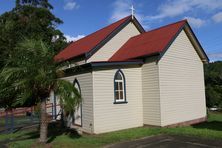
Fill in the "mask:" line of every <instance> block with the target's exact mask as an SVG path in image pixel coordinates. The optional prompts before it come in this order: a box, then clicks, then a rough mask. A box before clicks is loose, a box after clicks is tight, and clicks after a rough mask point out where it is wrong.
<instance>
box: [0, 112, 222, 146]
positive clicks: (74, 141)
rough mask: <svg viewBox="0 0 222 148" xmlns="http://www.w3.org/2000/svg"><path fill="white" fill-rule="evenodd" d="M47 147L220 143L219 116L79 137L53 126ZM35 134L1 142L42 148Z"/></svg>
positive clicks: (221, 124)
mask: <svg viewBox="0 0 222 148" xmlns="http://www.w3.org/2000/svg"><path fill="white" fill-rule="evenodd" d="M49 129H50V133H51V134H50V135H49V142H48V143H47V146H49V147H51V146H52V147H91V148H94V147H101V146H104V145H107V144H112V143H116V142H122V141H127V140H133V139H138V138H142V137H147V136H152V135H158V134H172V135H186V136H197V137H202V138H206V139H222V114H221V113H210V114H209V118H208V121H207V122H205V123H201V124H198V125H194V126H188V127H178V128H148V127H141V128H133V129H127V130H122V131H117V132H111V133H106V134H99V135H82V136H80V135H78V134H77V133H76V132H75V131H74V130H70V129H67V130H61V129H60V128H56V127H54V126H52V127H50V128H49ZM38 136H39V134H38V130H37V129H32V130H25V131H19V132H16V133H14V134H8V135H0V141H4V140H6V139H11V140H18V141H15V142H10V143H9V144H8V145H9V146H10V147H44V146H45V145H39V144H37V142H36V141H37V139H38Z"/></svg>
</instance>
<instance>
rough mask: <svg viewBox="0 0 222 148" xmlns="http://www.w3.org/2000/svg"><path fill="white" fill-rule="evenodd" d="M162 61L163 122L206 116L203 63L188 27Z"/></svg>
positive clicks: (160, 63) (166, 123) (161, 94)
mask: <svg viewBox="0 0 222 148" xmlns="http://www.w3.org/2000/svg"><path fill="white" fill-rule="evenodd" d="M158 65H159V84H160V102H161V126H166V125H170V124H175V123H179V122H184V121H189V120H193V119H197V118H201V117H205V116H206V103H205V88H204V72H203V63H202V62H201V59H200V57H199V56H198V54H197V53H196V51H195V49H194V47H193V46H192V44H191V42H190V41H189V39H188V37H187V35H186V33H185V32H184V31H182V32H181V33H180V34H179V36H178V37H177V38H176V40H175V41H174V42H173V44H172V45H171V46H170V47H169V49H168V50H167V52H166V53H165V54H164V56H163V57H162V58H161V60H160V61H159V64H158Z"/></svg>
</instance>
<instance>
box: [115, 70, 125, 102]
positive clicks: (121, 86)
mask: <svg viewBox="0 0 222 148" xmlns="http://www.w3.org/2000/svg"><path fill="white" fill-rule="evenodd" d="M114 103H127V102H126V82H125V76H124V74H123V72H122V71H121V70H118V71H117V72H116V74H115V76H114Z"/></svg>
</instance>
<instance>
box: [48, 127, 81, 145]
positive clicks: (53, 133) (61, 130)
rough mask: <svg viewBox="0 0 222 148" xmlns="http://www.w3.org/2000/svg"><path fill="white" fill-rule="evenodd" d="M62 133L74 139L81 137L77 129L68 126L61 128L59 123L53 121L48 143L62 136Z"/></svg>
mask: <svg viewBox="0 0 222 148" xmlns="http://www.w3.org/2000/svg"><path fill="white" fill-rule="evenodd" d="M60 135H67V136H69V137H70V138H73V139H77V138H80V137H81V135H80V134H79V133H78V132H77V131H76V130H75V129H70V128H66V127H64V128H61V126H60V125H58V123H51V124H50V125H49V131H48V141H47V143H51V142H52V141H53V140H54V139H55V138H56V137H57V136H60Z"/></svg>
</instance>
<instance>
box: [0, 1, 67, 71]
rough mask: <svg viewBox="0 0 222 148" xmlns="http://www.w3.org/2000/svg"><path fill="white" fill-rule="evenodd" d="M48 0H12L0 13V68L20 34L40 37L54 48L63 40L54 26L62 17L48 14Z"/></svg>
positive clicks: (59, 47)
mask: <svg viewBox="0 0 222 148" xmlns="http://www.w3.org/2000/svg"><path fill="white" fill-rule="evenodd" d="M52 9H53V7H52V5H51V4H50V3H49V2H48V0H16V7H15V8H13V9H12V10H11V11H9V12H5V13H3V14H2V15H1V16H0V68H1V67H2V66H4V63H3V61H4V59H6V58H7V57H8V56H9V55H10V52H11V51H13V50H14V49H15V48H16V46H17V44H18V43H19V42H21V41H22V40H23V39H24V38H32V39H36V40H39V39H41V40H42V41H44V42H45V43H47V44H48V45H49V46H50V47H51V48H52V49H53V50H54V51H55V52H59V51H60V50H61V49H63V48H64V47H65V46H66V45H67V43H66V41H65V37H64V35H63V33H62V32H61V31H60V30H58V29H57V26H58V25H59V24H62V23H63V22H62V20H61V19H59V18H57V17H56V16H55V15H53V14H52V12H51V10H52Z"/></svg>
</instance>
